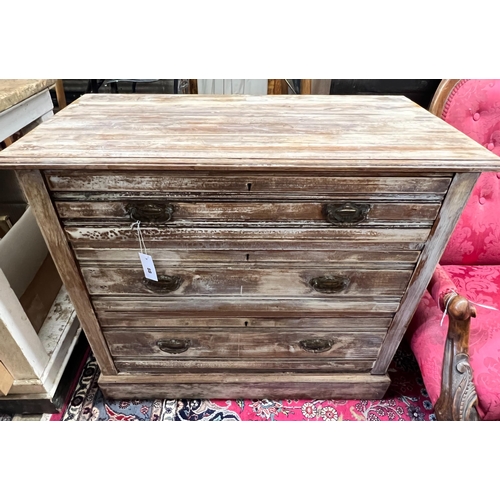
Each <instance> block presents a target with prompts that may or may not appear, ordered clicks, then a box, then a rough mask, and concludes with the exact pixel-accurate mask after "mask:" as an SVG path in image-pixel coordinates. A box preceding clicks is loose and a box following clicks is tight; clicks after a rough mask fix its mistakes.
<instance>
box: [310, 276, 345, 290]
mask: <svg viewBox="0 0 500 500" xmlns="http://www.w3.org/2000/svg"><path fill="white" fill-rule="evenodd" d="M350 283H351V280H350V279H349V278H348V277H347V276H318V277H317V278H313V279H312V280H310V281H309V285H311V287H312V288H313V289H314V290H316V291H317V292H321V293H339V292H342V291H343V290H345V289H346V288H347V287H348V286H349V284H350Z"/></svg>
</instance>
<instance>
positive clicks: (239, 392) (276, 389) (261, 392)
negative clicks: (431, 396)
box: [98, 373, 390, 399]
mask: <svg viewBox="0 0 500 500" xmlns="http://www.w3.org/2000/svg"><path fill="white" fill-rule="evenodd" d="M98 383H99V387H100V388H101V390H102V391H103V393H104V395H105V396H106V397H108V398H111V399H120V398H128V397H130V395H131V394H133V395H134V397H136V398H139V399H147V398H189V399H192V398H196V399H197V398H201V399H207V398H208V399H241V398H249V399H266V398H267V399H297V398H298V399H318V398H319V399H349V398H354V399H381V398H382V397H383V396H384V394H385V392H386V391H387V388H388V387H389V384H390V379H389V377H388V376H387V375H368V374H364V373H349V374H343V373H331V374H330V373H328V374H314V375H309V374H303V373H299V374H290V373H262V374H259V373H257V374H254V373H241V374H232V373H220V374H212V373H207V374H204V375H202V376H200V375H199V374H189V373H187V374H168V375H125V374H123V375H116V376H103V375H101V377H99V382H98Z"/></svg>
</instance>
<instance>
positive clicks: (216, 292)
mask: <svg viewBox="0 0 500 500" xmlns="http://www.w3.org/2000/svg"><path fill="white" fill-rule="evenodd" d="M156 272H157V275H158V277H160V276H171V277H174V278H176V279H177V280H179V284H178V285H176V286H177V288H175V289H174V290H172V291H170V292H169V293H168V294H166V293H164V292H162V291H157V289H156V288H155V289H152V288H151V286H149V285H148V284H145V283H144V281H143V279H144V271H143V269H142V266H141V264H140V262H139V261H137V263H136V265H135V266H133V267H131V266H130V264H128V265H126V266H125V267H108V266H106V267H94V268H92V267H84V268H82V274H83V277H84V279H85V283H86V285H87V289H88V291H89V293H90V294H91V295H98V296H104V295H112V296H115V297H116V298H118V296H122V295H123V296H136V297H138V298H139V297H140V298H141V300H146V299H145V297H152V296H157V297H158V296H159V297H162V296H163V297H165V300H168V299H170V298H173V297H181V296H182V297H188V296H190V297H196V298H198V297H200V296H210V297H213V298H214V297H218V296H226V297H227V296H232V297H237V296H239V297H240V298H251V297H258V298H261V297H269V298H274V299H277V298H281V297H301V298H303V299H305V300H306V299H307V298H313V297H314V298H317V297H325V296H326V297H328V296H329V297H331V298H332V300H335V299H336V298H338V297H343V298H349V297H380V298H381V299H382V300H384V299H390V298H399V297H400V296H401V295H402V293H403V292H404V291H405V290H406V287H407V284H408V281H409V280H410V277H411V275H412V271H411V270H389V269H371V270H367V269H361V268H352V267H351V268H343V269H339V270H336V269H335V265H332V266H331V267H320V266H316V267H315V268H309V269H300V268H297V269H259V268H257V267H246V268H245V266H239V267H237V268H233V267H232V266H230V267H226V268H225V269H224V268H213V267H212V268H203V267H193V268H187V267H183V268H175V269H170V268H168V267H163V266H162V267H159V266H156ZM324 277H328V278H329V279H330V281H328V283H330V285H328V284H327V287H328V286H330V287H331V290H333V291H330V288H328V289H327V291H326V292H321V291H320V290H321V288H314V287H313V286H312V285H311V280H313V279H321V278H324ZM332 279H333V281H331V280H332ZM338 280H341V281H338ZM168 283H170V281H169V282H168ZM332 283H333V285H332ZM157 284H158V283H155V285H157ZM160 284H161V281H160Z"/></svg>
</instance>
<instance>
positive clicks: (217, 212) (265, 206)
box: [55, 199, 440, 227]
mask: <svg viewBox="0 0 500 500" xmlns="http://www.w3.org/2000/svg"><path fill="white" fill-rule="evenodd" d="M168 201H169V200H168V199H166V200H165V199H160V200H157V201H156V202H155V201H150V203H151V204H155V205H156V206H160V205H164V204H165V203H168ZM367 201H368V200H362V202H363V203H364V204H367V205H368V206H369V207H370V211H369V213H368V215H367V219H366V220H364V221H361V222H359V223H357V224H356V225H358V226H371V225H390V226H395V225H401V226H408V225H413V226H425V225H427V226H429V227H430V226H431V225H432V222H433V221H434V219H435V218H436V215H437V213H438V211H439V208H440V205H439V204H437V203H408V202H403V203H373V202H372V203H369V202H368V203H366V202H367ZM141 203H143V201H141V202H139V201H137V202H135V203H134V202H133V201H130V200H127V201H111V202H85V201H83V202H79V201H69V202H57V203H56V204H55V205H56V209H57V213H58V215H59V217H60V218H62V219H63V220H64V221H66V222H72V221H75V222H80V223H82V222H83V223H85V222H97V223H99V224H100V225H103V226H105V225H109V224H113V223H115V224H116V223H117V222H121V223H128V224H130V223H132V222H134V221H133V219H131V217H130V214H129V211H130V208H129V207H130V206H134V204H135V205H136V206H141ZM169 205H171V206H172V207H173V214H172V219H171V220H172V221H175V222H178V223H185V224H189V223H191V224H193V223H208V224H210V223H215V222H216V223H221V224H233V223H235V222H268V223H273V225H278V224H297V223H307V222H315V223H321V224H322V225H324V226H329V225H331V222H329V221H328V219H327V216H326V213H325V212H326V208H327V205H328V203H310V202H309V203H308V202H305V201H304V202H299V203H256V202H253V203H251V202H246V203H245V202H236V203H235V202H230V201H228V202H215V203H210V202H209V203H206V202H205V203H203V202H177V201H176V202H174V203H169ZM68 219H69V221H68ZM146 224H147V223H146Z"/></svg>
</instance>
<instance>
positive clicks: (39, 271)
mask: <svg viewBox="0 0 500 500" xmlns="http://www.w3.org/2000/svg"><path fill="white" fill-rule="evenodd" d="M56 84H57V81H56V80H0V142H3V143H4V145H6V146H7V149H8V147H9V145H10V144H11V143H12V142H13V138H12V136H18V135H25V134H27V133H28V132H29V131H30V130H32V129H33V128H35V127H36V126H37V124H39V123H41V122H44V121H46V120H48V119H49V118H51V117H52V116H53V114H54V113H53V105H52V99H51V97H50V92H49V89H50V88H51V87H53V86H54V85H56ZM63 106H64V102H63V101H61V102H60V106H59V107H60V108H61V107H63ZM0 182H1V183H2V191H1V192H2V193H3V194H8V195H10V193H14V195H15V199H14V198H13V199H9V200H2V199H0V207H1V209H2V212H1V213H0V216H2V220H3V221H4V222H5V224H4V226H3V229H2V233H1V234H0V411H3V412H8V413H50V412H54V411H57V410H58V409H59V408H60V406H61V403H62V400H63V397H64V395H65V392H66V390H67V389H68V387H67V384H66V382H69V381H70V380H71V378H72V373H70V372H68V371H67V372H66V375H67V376H66V377H65V378H64V379H63V374H64V373H65V369H66V367H67V365H68V361H69V359H70V357H71V356H72V354H75V345H76V344H77V341H78V339H79V338H82V339H83V335H80V327H79V322H78V319H77V318H76V314H75V312H74V309H73V306H72V304H71V302H70V300H69V297H68V295H67V293H66V291H65V288H64V286H62V282H61V279H60V277H59V274H58V273H57V270H56V268H55V265H54V262H53V261H52V257H51V256H50V254H49V252H48V249H47V245H46V244H45V242H44V240H43V237H42V235H41V233H40V229H39V227H38V225H37V223H36V220H35V218H34V216H33V213H32V210H31V207H28V206H27V204H26V202H25V201H24V199H23V197H22V193H21V191H20V189H19V186H18V185H17V182H16V178H15V173H14V172H12V171H2V172H0ZM12 201H13V203H9V202H12ZM2 202H3V203H2ZM83 344H84V343H82V344H81V345H83ZM71 368H74V366H71ZM76 368H77V367H76ZM70 371H71V370H70Z"/></svg>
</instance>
